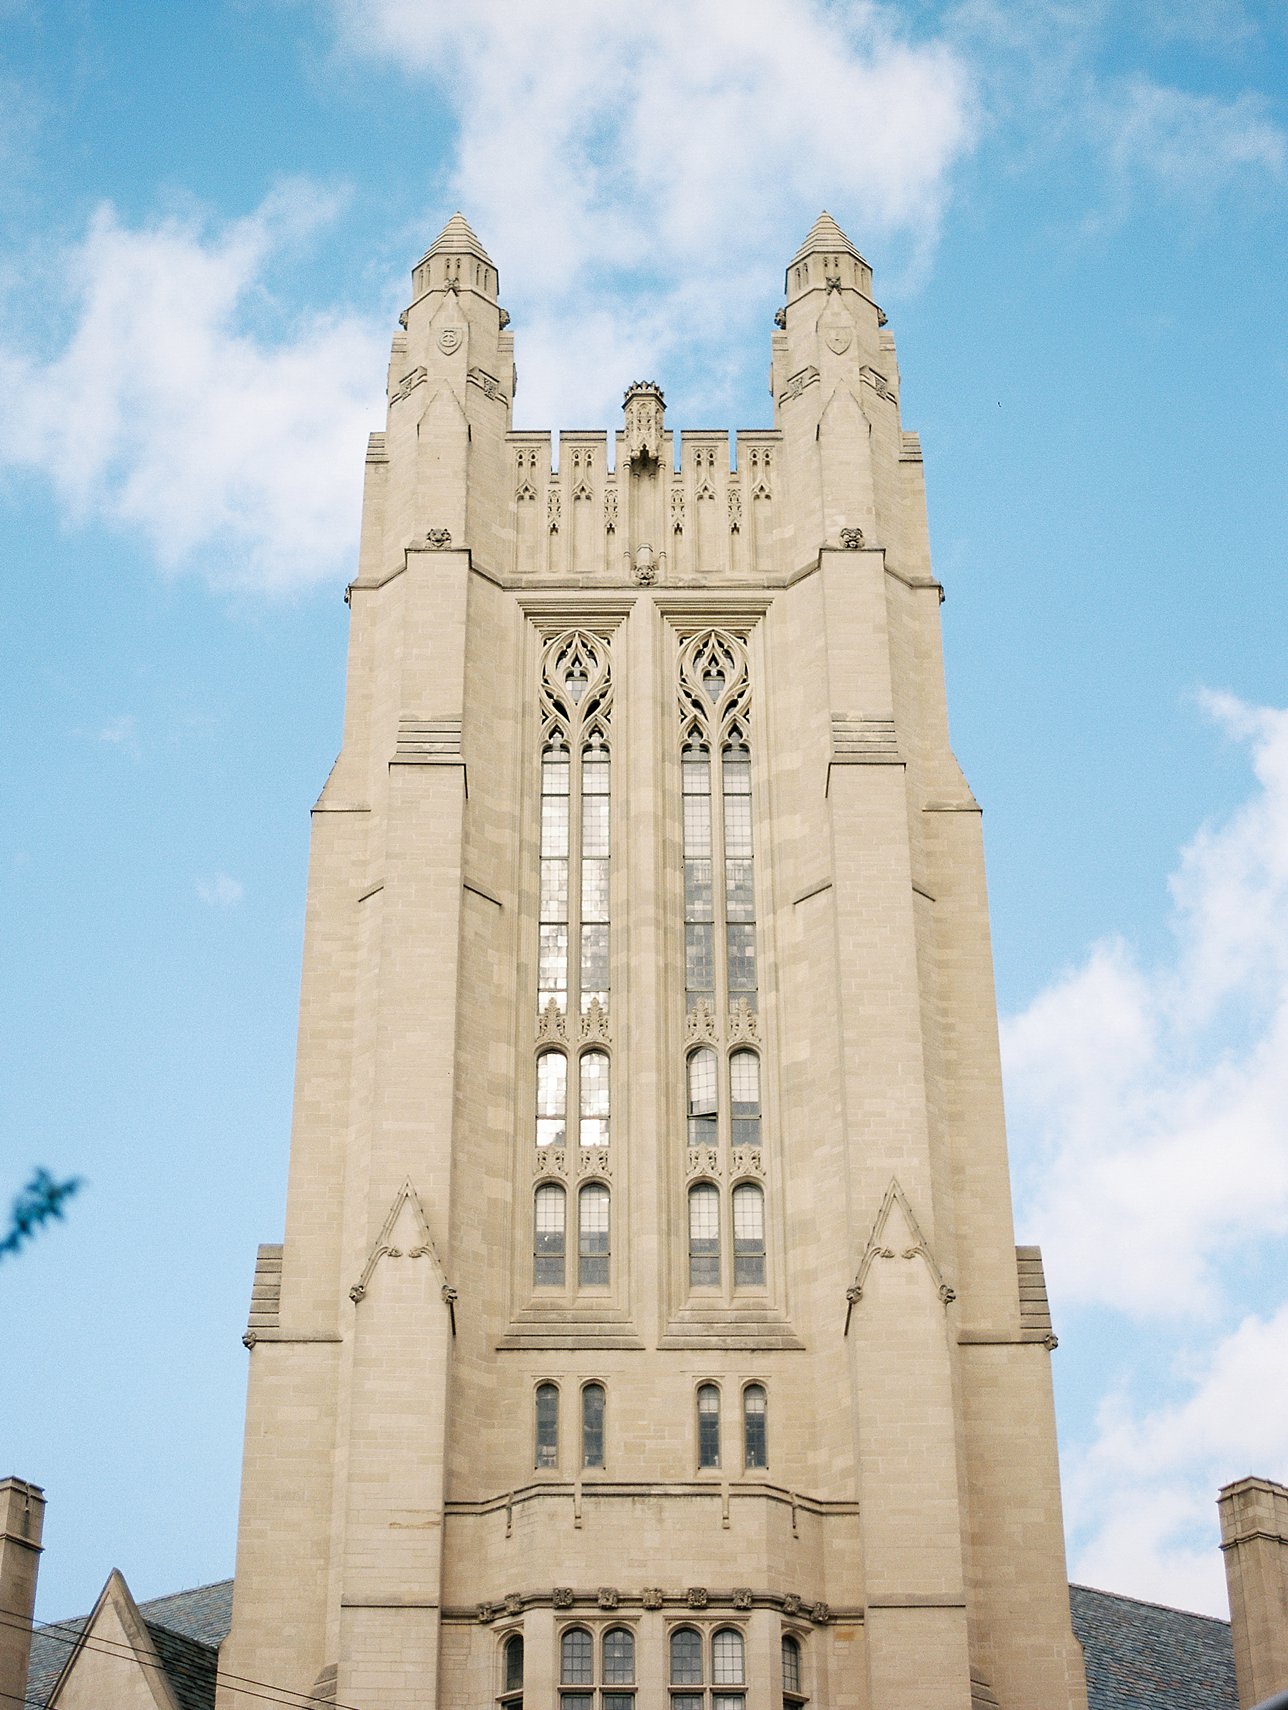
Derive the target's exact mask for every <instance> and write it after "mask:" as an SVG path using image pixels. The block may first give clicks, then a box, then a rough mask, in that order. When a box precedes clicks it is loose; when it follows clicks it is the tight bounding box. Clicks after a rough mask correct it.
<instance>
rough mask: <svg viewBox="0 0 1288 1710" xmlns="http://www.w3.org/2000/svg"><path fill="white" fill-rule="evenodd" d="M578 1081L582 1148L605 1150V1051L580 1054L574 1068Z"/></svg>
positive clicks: (606, 1055)
mask: <svg viewBox="0 0 1288 1710" xmlns="http://www.w3.org/2000/svg"><path fill="white" fill-rule="evenodd" d="M578 1069H579V1074H580V1079H581V1090H580V1099H581V1129H580V1136H579V1137H580V1140H581V1144H582V1145H583V1146H607V1144H608V1137H609V1126H608V1122H609V1103H608V1101H609V1089H608V1053H607V1051H583V1052H582V1054H581V1059H580V1062H579V1064H578Z"/></svg>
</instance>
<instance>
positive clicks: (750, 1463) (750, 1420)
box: [742, 1383, 769, 1470]
mask: <svg viewBox="0 0 1288 1710" xmlns="http://www.w3.org/2000/svg"><path fill="white" fill-rule="evenodd" d="M766 1426H767V1420H766V1399H765V1387H764V1385H763V1384H759V1383H749V1384H748V1385H747V1387H746V1389H744V1390H743V1392H742V1464H743V1466H745V1467H747V1468H748V1469H750V1470H756V1469H759V1468H762V1467H767V1466H768V1465H769V1434H768V1431H767V1429H766Z"/></svg>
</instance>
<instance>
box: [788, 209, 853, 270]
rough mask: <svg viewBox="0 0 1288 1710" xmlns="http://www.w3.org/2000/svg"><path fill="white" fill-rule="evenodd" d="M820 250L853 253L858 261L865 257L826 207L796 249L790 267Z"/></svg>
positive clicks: (830, 253)
mask: <svg viewBox="0 0 1288 1710" xmlns="http://www.w3.org/2000/svg"><path fill="white" fill-rule="evenodd" d="M820 251H824V252H826V253H827V254H828V255H836V254H840V255H852V256H853V257H854V259H855V260H856V261H862V260H863V257H862V256H861V255H860V254H859V252H858V250H857V249H856V248H855V247H854V245H853V244H852V243H851V242H850V240H849V238H847V237H846V235H845V233H844V232H843V231H842V230H841V228H840V226H838V225H837V223H836V221H835V220H834V219H833V218H832V216H831V214H829V213H828V211H827V209H826V208H824V210H823V212H822V213H821V214H820V215H819V217H818V218H817V219H816V220H815V221H814V224H813V225H812V226H811V227H810V229H809V232H808V235H807V236H806V238H805V242H804V243H803V244H802V245H801V246H800V248H799V249H798V250H797V251H796V254H795V255H794V256H793V257H792V259H791V260H790V261H789V262H788V264H787V265H788V266H789V267H795V265H796V263H797V262H798V261H804V259H805V257H806V256H808V255H816V254H818V253H819V252H820Z"/></svg>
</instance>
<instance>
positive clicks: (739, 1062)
mask: <svg viewBox="0 0 1288 1710" xmlns="http://www.w3.org/2000/svg"><path fill="white" fill-rule="evenodd" d="M729 1094H730V1098H729V1103H730V1112H731V1115H732V1118H733V1143H734V1145H735V1146H759V1145H760V1058H759V1057H758V1056H757V1055H756V1053H755V1052H754V1051H735V1052H734V1053H733V1055H732V1056H731V1057H730V1059H729Z"/></svg>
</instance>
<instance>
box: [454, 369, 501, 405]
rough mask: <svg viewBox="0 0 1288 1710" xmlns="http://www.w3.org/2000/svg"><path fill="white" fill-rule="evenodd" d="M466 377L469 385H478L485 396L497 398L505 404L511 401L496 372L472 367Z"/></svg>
mask: <svg viewBox="0 0 1288 1710" xmlns="http://www.w3.org/2000/svg"><path fill="white" fill-rule="evenodd" d="M465 379H466V383H467V384H468V385H470V386H477V387H478V388H479V390H480V391H481V392H482V393H483V396H484V397H485V398H495V399H497V400H499V402H501V403H503V404H504V403H507V402H508V401H509V400H508V399H507V398H506V395H505V393H504V392H503V391H502V390H501V382H500V381H499V380H498V379H497V377H496V375H495V374H489V373H488V371H487V369H486V368H471V369H470V370H469V372H468V373H467V374H466V376H465Z"/></svg>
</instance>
